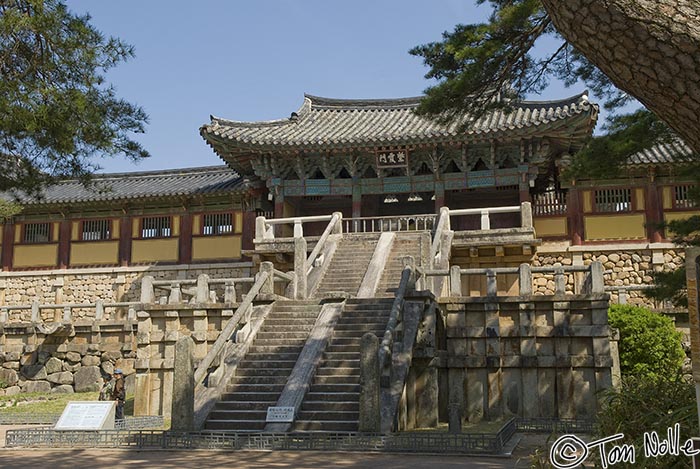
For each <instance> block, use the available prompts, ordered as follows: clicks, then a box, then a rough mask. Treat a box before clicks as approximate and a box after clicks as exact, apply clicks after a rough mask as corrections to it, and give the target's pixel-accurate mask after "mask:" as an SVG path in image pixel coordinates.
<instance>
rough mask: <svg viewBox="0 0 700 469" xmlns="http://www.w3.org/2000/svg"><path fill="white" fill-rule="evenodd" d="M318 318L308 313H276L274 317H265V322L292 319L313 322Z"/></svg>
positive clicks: (315, 314) (316, 315)
mask: <svg viewBox="0 0 700 469" xmlns="http://www.w3.org/2000/svg"><path fill="white" fill-rule="evenodd" d="M317 317H318V314H317V313H313V314H309V313H298V312H293V311H284V312H277V313H275V314H274V315H270V316H268V317H267V319H266V320H265V322H267V320H269V319H286V320H289V319H294V320H305V321H315V320H316V318H317Z"/></svg>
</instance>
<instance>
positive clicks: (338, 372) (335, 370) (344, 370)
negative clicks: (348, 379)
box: [316, 360, 360, 378]
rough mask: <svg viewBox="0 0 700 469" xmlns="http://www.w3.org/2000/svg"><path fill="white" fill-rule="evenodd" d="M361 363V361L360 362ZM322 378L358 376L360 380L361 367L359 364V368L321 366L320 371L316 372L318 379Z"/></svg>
mask: <svg viewBox="0 0 700 469" xmlns="http://www.w3.org/2000/svg"><path fill="white" fill-rule="evenodd" d="M358 362H359V360H358ZM320 376H337V377H343V376H352V377H355V376H357V377H358V378H359V376H360V366H359V363H358V366H352V367H351V366H345V367H336V366H333V367H332V366H327V365H326V364H324V365H323V366H321V367H320V368H319V369H318V370H316V377H320Z"/></svg>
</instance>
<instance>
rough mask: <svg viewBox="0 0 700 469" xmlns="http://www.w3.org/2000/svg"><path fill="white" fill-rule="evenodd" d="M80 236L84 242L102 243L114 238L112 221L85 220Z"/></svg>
mask: <svg viewBox="0 0 700 469" xmlns="http://www.w3.org/2000/svg"><path fill="white" fill-rule="evenodd" d="M82 225H83V229H82V231H81V234H80V239H81V240H82V241H101V240H104V239H110V238H111V237H112V222H111V220H85V221H83V223H82Z"/></svg>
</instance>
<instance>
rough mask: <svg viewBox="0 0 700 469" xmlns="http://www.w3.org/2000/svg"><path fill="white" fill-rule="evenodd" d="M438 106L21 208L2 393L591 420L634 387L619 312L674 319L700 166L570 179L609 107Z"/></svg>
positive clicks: (659, 149) (198, 420) (4, 282)
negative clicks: (623, 377)
mask: <svg viewBox="0 0 700 469" xmlns="http://www.w3.org/2000/svg"><path fill="white" fill-rule="evenodd" d="M420 99H421V98H404V99H371V100H346V99H329V98H319V97H316V96H309V95H306V96H305V97H304V102H303V104H302V106H301V107H300V108H299V109H298V110H297V111H295V112H292V113H291V115H290V116H289V117H288V118H284V119H279V120H273V121H266V122H238V121H232V120H227V119H222V118H217V117H212V118H211V122H210V123H208V124H205V125H203V126H202V127H201V128H200V133H201V135H202V137H203V138H204V140H205V141H206V143H207V144H208V145H210V146H211V148H212V149H213V151H215V152H216V154H217V155H218V156H219V157H220V158H221V159H222V160H223V162H224V163H225V164H224V165H221V166H216V167H202V168H191V169H178V170H164V171H149V172H133V173H125V174H101V175H96V176H95V177H94V179H93V180H92V182H91V184H90V185H89V186H87V187H86V186H84V185H83V184H82V183H81V182H80V181H75V180H65V181H61V182H58V183H56V184H54V185H52V186H51V187H47V188H46V189H45V190H44V192H43V195H42V197H39V198H30V197H20V202H21V203H22V205H23V210H22V212H21V213H19V214H18V215H16V216H14V217H12V218H9V219H6V220H2V236H1V237H0V248H1V249H2V251H1V256H0V261H1V263H2V272H0V353H4V357H5V363H4V364H3V367H2V368H1V369H0V380H2V381H4V382H6V383H8V384H9V385H10V386H12V387H13V388H14V389H13V392H37V391H44V392H49V391H51V392H73V391H76V392H80V391H90V390H91V391H95V390H97V389H99V386H98V387H97V388H95V385H99V382H100V380H101V379H102V375H103V374H109V373H111V371H112V370H113V368H114V367H119V368H121V369H122V370H123V371H124V374H125V375H127V377H128V379H129V380H130V381H129V382H128V385H129V387H130V389H133V390H134V394H135V401H134V413H135V415H140V416H148V415H162V416H166V417H172V422H173V425H174V427H173V428H174V429H175V430H185V431H186V430H191V429H207V430H212V431H217V430H223V431H226V432H231V431H239V430H244V431H246V432H259V431H265V432H273V433H283V432H289V431H295V432H297V431H319V430H322V431H329V432H357V431H360V432H371V433H380V432H381V433H387V432H393V431H401V430H405V429H414V428H428V427H436V426H437V425H438V423H439V422H449V427H450V430H451V431H453V432H457V433H458V432H459V431H460V429H461V424H462V423H463V422H466V421H468V422H478V421H480V420H484V419H485V420H499V419H502V418H504V417H508V418H510V417H517V418H525V419H545V420H546V421H550V422H551V419H578V420H582V421H586V422H589V421H590V420H591V419H592V418H593V416H594V415H595V413H596V411H597V410H598V401H597V398H598V396H599V392H600V391H602V390H604V389H608V388H610V387H612V386H616V384H617V379H618V377H619V360H618V357H617V352H616V350H617V347H616V344H615V342H616V340H617V337H616V334H615V333H614V331H612V330H611V329H610V327H609V325H608V306H609V302H611V301H612V302H620V303H623V302H629V303H636V304H647V305H650V306H652V307H653V308H655V309H657V310H663V309H665V307H666V305H663V304H653V303H650V300H648V299H647V298H645V297H644V296H643V295H642V294H641V290H643V289H644V288H645V286H646V285H648V284H650V283H651V282H652V281H653V279H652V274H653V273H654V272H658V271H663V270H672V269H675V268H676V267H679V266H680V265H682V264H683V262H684V260H683V252H682V250H681V249H680V248H677V247H676V246H675V245H674V244H672V243H671V242H670V238H671V235H672V233H668V232H666V231H664V230H663V229H662V228H660V225H659V223H660V222H663V221H670V220H675V219H678V218H683V217H687V216H690V215H697V214H700V209H698V207H696V206H694V205H693V203H692V201H691V199H690V198H689V192H690V190H691V188H692V179H691V178H690V177H688V176H684V175H683V161H684V160H685V158H686V157H688V156H689V155H690V154H691V152H690V149H689V148H688V147H687V146H685V145H684V144H683V143H681V142H676V143H666V144H661V145H658V146H656V147H654V148H652V149H649V150H648V151H645V152H642V153H639V154H636V155H634V156H632V157H631V158H630V159H629V161H628V162H627V167H626V169H625V171H624V175H623V176H621V177H619V178H617V179H612V178H609V179H606V180H566V179H564V178H563V174H565V172H564V169H565V168H566V166H567V164H568V162H569V160H570V157H571V156H572V155H574V154H575V153H576V152H577V151H579V150H580V149H581V148H582V147H583V146H584V145H585V143H586V140H587V139H588V138H589V137H590V136H591V134H592V132H593V128H594V126H595V124H596V120H597V117H598V107H597V106H596V105H595V104H593V103H591V102H589V100H588V96H587V94H586V93H582V94H579V95H576V96H572V97H570V98H567V99H562V100H557V101H518V102H512V103H510V106H509V107H510V109H509V110H508V111H506V110H497V111H493V112H490V113H487V114H485V115H484V116H482V117H480V118H478V119H474V120H471V121H466V122H464V123H462V124H463V125H458V124H452V125H442V124H438V123H436V122H434V121H432V120H428V119H426V118H424V117H421V116H418V115H417V114H416V113H415V112H414V110H415V109H416V107H417V106H418V104H419V103H420ZM178 350H180V351H178ZM98 355H99V357H98ZM49 357H51V358H50V360H51V361H52V362H51V370H50V371H47V368H49V363H48V360H49ZM183 357H184V358H183ZM42 360H43V362H42ZM176 362H177V363H176ZM61 370H62V371H61ZM186 387H187V389H185V388H186ZM68 388H70V390H68ZM190 391H191V392H190ZM3 392H5V391H3ZM185 395H187V396H189V397H188V399H189V398H191V396H192V395H194V405H193V406H191V407H190V406H189V405H187V406H184V405H178V402H180V403H181V402H182V401H180V400H179V399H181V398H183V396H185ZM178 396H179V397H178ZM251 396H253V397H251ZM191 408H193V409H194V412H190V411H189V409H191ZM270 409H272V410H273V412H272V413H270ZM285 409H286V410H285ZM185 410H187V412H185ZM276 412H280V415H277V414H276ZM513 428H514V427H513ZM249 434H250V433H249ZM465 447H466V446H465Z"/></svg>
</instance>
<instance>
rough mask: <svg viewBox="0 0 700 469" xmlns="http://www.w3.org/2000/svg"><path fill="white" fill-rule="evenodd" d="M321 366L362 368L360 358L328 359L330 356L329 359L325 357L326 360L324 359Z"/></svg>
mask: <svg viewBox="0 0 700 469" xmlns="http://www.w3.org/2000/svg"><path fill="white" fill-rule="evenodd" d="M321 366H322V367H326V366H327V367H331V368H335V367H340V368H344V367H352V368H358V369H359V368H360V359H359V358H352V359H349V360H343V359H339V360H336V359H333V358H331V359H328V358H327V359H325V360H324V361H323V364H322V365H321Z"/></svg>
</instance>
